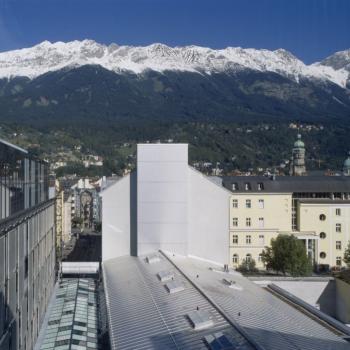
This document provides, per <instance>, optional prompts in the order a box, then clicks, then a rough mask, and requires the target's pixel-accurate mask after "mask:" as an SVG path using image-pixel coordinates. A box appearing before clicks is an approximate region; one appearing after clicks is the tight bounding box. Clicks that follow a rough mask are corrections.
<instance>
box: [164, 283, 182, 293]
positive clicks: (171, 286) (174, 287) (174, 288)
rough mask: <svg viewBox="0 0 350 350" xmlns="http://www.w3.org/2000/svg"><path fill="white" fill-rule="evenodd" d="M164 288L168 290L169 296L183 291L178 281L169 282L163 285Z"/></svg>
mask: <svg viewBox="0 0 350 350" xmlns="http://www.w3.org/2000/svg"><path fill="white" fill-rule="evenodd" d="M165 288H166V289H167V290H168V292H169V294H174V293H177V292H181V291H182V290H185V287H184V285H183V284H182V283H181V282H178V281H171V282H169V283H167V284H166V285H165Z"/></svg>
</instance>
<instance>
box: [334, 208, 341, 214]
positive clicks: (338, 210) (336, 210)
mask: <svg viewBox="0 0 350 350" xmlns="http://www.w3.org/2000/svg"><path fill="white" fill-rule="evenodd" d="M335 215H337V216H340V215H341V209H340V208H337V209H335Z"/></svg>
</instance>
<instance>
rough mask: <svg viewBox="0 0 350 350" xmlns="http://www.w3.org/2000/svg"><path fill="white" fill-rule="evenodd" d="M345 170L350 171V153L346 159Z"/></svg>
mask: <svg viewBox="0 0 350 350" xmlns="http://www.w3.org/2000/svg"><path fill="white" fill-rule="evenodd" d="M344 169H350V152H349V153H348V158H346V159H345V162H344Z"/></svg>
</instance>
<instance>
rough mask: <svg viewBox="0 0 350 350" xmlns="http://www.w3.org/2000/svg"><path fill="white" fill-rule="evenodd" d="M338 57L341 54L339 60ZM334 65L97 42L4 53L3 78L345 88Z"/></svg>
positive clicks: (280, 54)
mask: <svg viewBox="0 0 350 350" xmlns="http://www.w3.org/2000/svg"><path fill="white" fill-rule="evenodd" d="M338 54H340V53H337V54H335V55H334V56H336V55H338ZM348 55H349V51H348ZM348 58H349V57H348ZM327 60H328V61H327ZM329 60H330V59H329V58H328V59H326V60H324V61H322V62H321V63H315V64H311V65H306V64H304V63H303V62H302V61H300V60H299V59H298V58H296V57H295V56H293V55H292V54H291V53H290V52H288V51H286V50H283V49H279V50H275V51H269V50H257V49H243V48H240V47H228V48H226V49H222V50H213V49H210V48H205V47H199V46H184V47H169V46H166V45H163V44H153V45H149V46H145V47H134V46H118V45H116V44H111V45H109V46H106V45H102V44H99V43H97V42H95V41H92V40H84V41H72V42H68V43H63V42H56V43H50V42H48V41H44V42H42V43H41V44H39V45H36V46H34V47H31V48H25V49H21V50H14V51H8V52H2V53H0V79H1V78H13V77H19V76H24V77H28V78H30V79H34V78H37V77H38V76H40V75H43V74H45V73H47V72H53V71H57V70H61V69H63V68H77V67H81V66H84V65H100V66H102V67H104V68H105V69H107V70H110V71H113V72H116V73H123V72H128V73H130V72H132V73H135V74H141V73H143V72H144V71H147V70H152V71H156V72H164V71H183V72H196V73H200V74H213V73H222V72H232V71H233V72H239V71H243V70H247V69H249V70H254V71H257V72H273V73H277V74H279V75H281V76H284V77H287V78H289V79H291V80H293V81H296V82H299V80H300V79H302V78H307V79H316V80H323V81H329V82H332V83H335V84H337V85H339V86H340V87H346V82H347V80H348V79H349V69H347V68H348V66H347V67H345V65H342V64H330V62H329Z"/></svg>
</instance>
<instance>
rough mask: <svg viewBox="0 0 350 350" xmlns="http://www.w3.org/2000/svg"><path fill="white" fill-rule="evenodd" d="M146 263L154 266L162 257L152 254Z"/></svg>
mask: <svg viewBox="0 0 350 350" xmlns="http://www.w3.org/2000/svg"><path fill="white" fill-rule="evenodd" d="M146 261H147V262H148V263H149V264H154V263H157V262H159V261H160V257H159V256H158V254H151V255H148V256H147V257H146Z"/></svg>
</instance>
